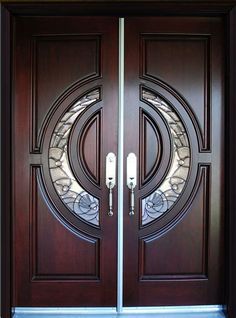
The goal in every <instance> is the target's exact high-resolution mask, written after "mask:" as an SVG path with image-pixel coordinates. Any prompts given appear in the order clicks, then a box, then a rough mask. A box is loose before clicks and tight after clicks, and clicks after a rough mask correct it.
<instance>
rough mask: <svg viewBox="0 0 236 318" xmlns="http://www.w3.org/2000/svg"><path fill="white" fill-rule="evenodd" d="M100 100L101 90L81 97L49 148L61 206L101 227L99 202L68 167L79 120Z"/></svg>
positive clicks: (53, 178)
mask: <svg viewBox="0 0 236 318" xmlns="http://www.w3.org/2000/svg"><path fill="white" fill-rule="evenodd" d="M99 99H100V91H99V89H95V90H93V91H91V92H89V93H87V94H86V95H84V96H83V97H81V98H80V99H79V100H78V101H77V102H76V103H75V104H74V105H73V106H71V107H70V108H69V109H68V111H67V112H66V113H64V114H63V116H61V118H60V119H59V121H58V122H57V124H56V127H55V129H54V131H53V134H52V137H51V140H50V148H49V171H50V175H51V178H52V182H53V185H54V188H55V190H56V192H57V194H58V195H59V197H60V199H61V200H62V202H63V203H64V204H65V205H66V207H67V208H69V210H70V211H72V212H73V213H74V214H75V215H76V216H77V217H79V218H81V219H83V220H85V221H86V222H88V223H91V224H94V225H99V200H98V199H97V198H95V197H93V196H92V195H91V194H89V193H87V192H86V191H85V190H84V189H83V188H82V186H81V185H80V184H79V183H78V181H77V180H76V179H75V177H74V175H73V173H72V171H71V168H70V164H69V158H68V150H67V149H68V141H69V137H70V131H71V128H72V126H73V124H74V123H75V121H76V119H77V118H78V116H79V115H80V114H81V112H82V111H83V110H85V109H86V107H88V106H89V105H91V104H93V103H95V102H97V101H98V100H99Z"/></svg>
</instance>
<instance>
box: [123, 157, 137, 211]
mask: <svg viewBox="0 0 236 318" xmlns="http://www.w3.org/2000/svg"><path fill="white" fill-rule="evenodd" d="M126 169H127V174H126V175H127V187H128V188H129V189H130V210H129V215H130V216H131V215H134V188H135V187H136V184H137V157H136V155H135V154H134V153H132V152H131V153H129V154H128V157H127V164H126Z"/></svg>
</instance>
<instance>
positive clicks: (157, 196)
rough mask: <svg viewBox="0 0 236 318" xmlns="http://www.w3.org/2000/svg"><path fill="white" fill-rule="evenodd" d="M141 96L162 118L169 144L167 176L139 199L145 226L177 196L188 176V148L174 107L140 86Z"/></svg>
mask: <svg viewBox="0 0 236 318" xmlns="http://www.w3.org/2000/svg"><path fill="white" fill-rule="evenodd" d="M142 98H143V100H144V101H147V102H149V103H150V104H152V105H153V106H154V107H155V108H156V110H157V111H158V112H160V113H161V114H162V116H163V117H164V118H165V120H166V124H167V126H168V127H169V129H170V132H171V139H172V147H173V149H172V161H171V165H170V169H169V172H168V173H167V176H166V177H165V179H164V180H163V182H162V183H161V184H160V186H159V187H158V188H157V189H156V190H155V191H154V192H153V193H151V194H150V195H149V196H147V197H146V198H144V199H143V200H142V225H146V224H148V223H150V222H152V221H153V220H155V219H157V218H159V217H160V216H162V215H163V214H165V213H166V212H168V210H170V208H171V207H173V205H174V203H175V202H176V201H177V200H178V199H179V197H180V195H181V193H182V192H183V190H184V187H185V184H186V181H187V178H188V175H189V170H190V159H191V151H190V146H189V139H188V136H187V132H186V129H185V127H184V125H183V123H182V121H181V118H180V117H179V115H178V113H177V112H176V111H175V109H174V108H173V107H172V106H170V105H167V103H166V102H165V101H164V100H162V99H161V98H160V97H159V96H158V95H157V94H155V93H153V92H152V91H149V90H147V89H144V88H143V90H142Z"/></svg>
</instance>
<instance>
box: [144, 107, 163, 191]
mask: <svg viewBox="0 0 236 318" xmlns="http://www.w3.org/2000/svg"><path fill="white" fill-rule="evenodd" d="M161 156H162V142H161V135H160V132H159V131H158V127H157V125H156V124H155V122H154V121H153V120H152V118H151V117H150V116H148V115H147V114H145V113H144V112H143V111H141V112H140V164H141V167H140V171H141V172H142V173H141V185H144V184H145V183H146V182H148V181H149V180H150V178H151V177H152V176H153V175H154V173H155V172H156V169H157V168H158V166H159V163H160V160H161Z"/></svg>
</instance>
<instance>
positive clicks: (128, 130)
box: [124, 17, 224, 306]
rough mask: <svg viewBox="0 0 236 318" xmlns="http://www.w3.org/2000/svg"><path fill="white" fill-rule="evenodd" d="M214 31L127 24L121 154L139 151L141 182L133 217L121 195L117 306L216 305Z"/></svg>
mask: <svg viewBox="0 0 236 318" xmlns="http://www.w3.org/2000/svg"><path fill="white" fill-rule="evenodd" d="M222 28H223V26H222V22H221V20H220V19H215V18H214V19H212V18H187V17H186V18H183V17H181V18H177V17H176V18H173V17H171V18H168V17H159V18H148V19H146V18H129V19H127V20H126V24H125V39H126V40H125V49H126V50H125V136H126V137H125V157H127V156H128V154H129V153H130V152H133V153H135V154H137V155H139V165H138V166H139V169H138V173H139V176H138V178H139V186H138V187H136V188H135V213H134V216H130V215H129V204H130V191H129V189H128V188H127V187H126V190H125V191H124V304H125V306H157V305H190V304H192V305H196V304H216V303H222V302H223V297H224V291H223V288H222V286H223V279H224V278H223V276H224V275H223V273H224V271H223V250H222V244H223V227H224V221H223V220H224V216H223V187H222V180H223V117H222V109H223V84H222V83H223V72H222V70H223V54H222V50H221V48H222V45H223V40H222ZM130 118H132V125H130ZM138 131H139V135H138V134H137V133H136V132H138ZM152 143H153V147H152Z"/></svg>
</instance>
